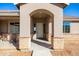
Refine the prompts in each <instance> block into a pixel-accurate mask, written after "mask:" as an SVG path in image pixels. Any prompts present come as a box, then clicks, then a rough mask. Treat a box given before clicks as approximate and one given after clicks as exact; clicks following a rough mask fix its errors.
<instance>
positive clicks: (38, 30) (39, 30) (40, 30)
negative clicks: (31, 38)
mask: <svg viewBox="0 0 79 59" xmlns="http://www.w3.org/2000/svg"><path fill="white" fill-rule="evenodd" d="M36 37H37V38H43V23H36Z"/></svg>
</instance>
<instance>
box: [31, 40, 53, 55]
mask: <svg viewBox="0 0 79 59" xmlns="http://www.w3.org/2000/svg"><path fill="white" fill-rule="evenodd" d="M49 47H50V44H49V43H48V42H47V41H44V40H40V39H36V40H32V49H33V56H52V55H51V53H50V50H51V49H50V48H49Z"/></svg>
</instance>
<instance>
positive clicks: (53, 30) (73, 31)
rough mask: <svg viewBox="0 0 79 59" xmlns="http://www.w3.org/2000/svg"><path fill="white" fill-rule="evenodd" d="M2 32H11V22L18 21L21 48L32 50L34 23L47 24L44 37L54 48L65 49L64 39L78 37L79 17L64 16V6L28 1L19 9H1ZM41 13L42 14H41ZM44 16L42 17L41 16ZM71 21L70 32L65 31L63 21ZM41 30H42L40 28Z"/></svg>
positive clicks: (0, 31)
mask: <svg viewBox="0 0 79 59" xmlns="http://www.w3.org/2000/svg"><path fill="white" fill-rule="evenodd" d="M0 12H1V14H0V33H10V34H12V33H11V32H10V30H11V29H10V23H11V22H18V23H19V24H20V28H19V29H20V32H19V35H18V37H17V36H16V37H17V38H18V40H19V49H20V50H21V51H29V50H31V40H32V39H33V36H34V31H33V28H34V24H38V23H42V24H44V25H45V27H44V31H45V32H44V31H42V32H44V33H43V37H44V38H46V39H47V40H48V42H49V43H50V44H51V46H52V47H53V49H54V50H62V49H64V40H70V39H69V38H78V36H79V35H78V34H79V31H78V30H79V28H78V26H79V24H78V22H79V18H69V17H65V18H64V17H63V8H61V7H59V6H57V5H55V4H49V3H36V4H33V3H28V4H23V5H20V10H19V11H12V13H11V12H10V13H9V12H7V11H5V12H4V11H0ZM40 15H41V16H40ZM40 17H42V18H40ZM64 21H69V22H71V23H70V33H63V22H64ZM39 30H42V27H41V29H40V28H39Z"/></svg>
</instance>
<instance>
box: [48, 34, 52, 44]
mask: <svg viewBox="0 0 79 59" xmlns="http://www.w3.org/2000/svg"><path fill="white" fill-rule="evenodd" d="M52 40H53V38H52V36H51V34H48V42H49V43H50V44H51V42H52Z"/></svg>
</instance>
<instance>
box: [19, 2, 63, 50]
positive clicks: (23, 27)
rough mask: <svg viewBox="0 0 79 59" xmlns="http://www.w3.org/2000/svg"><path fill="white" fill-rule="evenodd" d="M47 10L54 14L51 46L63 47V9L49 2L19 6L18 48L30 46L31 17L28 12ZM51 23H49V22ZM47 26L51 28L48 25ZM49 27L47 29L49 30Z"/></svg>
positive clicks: (55, 47) (28, 47)
mask: <svg viewBox="0 0 79 59" xmlns="http://www.w3.org/2000/svg"><path fill="white" fill-rule="evenodd" d="M39 9H43V10H48V11H50V12H51V13H52V14H53V15H54V37H53V45H52V46H53V48H54V49H63V48H64V46H63V45H64V40H63V28H62V27H63V26H62V25H63V9H62V8H60V7H58V6H56V5H54V4H49V3H46V4H44V3H42V4H40V3H38V4H23V5H22V6H21V7H20V39H19V48H20V49H21V50H22V49H30V48H31V37H32V33H31V24H32V23H31V17H30V14H31V13H32V12H33V11H35V10H39ZM45 13H46V12H45ZM48 15H49V14H48ZM50 25H51V24H50ZM49 28H51V27H50V26H49ZM51 30H52V29H50V30H49V31H51Z"/></svg>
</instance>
